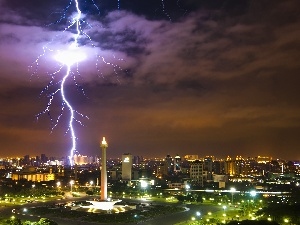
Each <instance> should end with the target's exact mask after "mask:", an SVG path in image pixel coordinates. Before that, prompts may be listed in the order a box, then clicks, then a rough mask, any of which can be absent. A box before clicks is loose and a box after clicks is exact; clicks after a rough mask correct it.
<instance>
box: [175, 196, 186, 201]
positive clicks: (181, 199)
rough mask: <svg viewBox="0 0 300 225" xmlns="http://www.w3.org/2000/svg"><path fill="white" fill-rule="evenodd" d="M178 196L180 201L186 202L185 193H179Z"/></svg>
mask: <svg viewBox="0 0 300 225" xmlns="http://www.w3.org/2000/svg"><path fill="white" fill-rule="evenodd" d="M176 198H177V200H178V201H179V202H184V201H185V200H186V197H185V196H184V195H177V197H176Z"/></svg>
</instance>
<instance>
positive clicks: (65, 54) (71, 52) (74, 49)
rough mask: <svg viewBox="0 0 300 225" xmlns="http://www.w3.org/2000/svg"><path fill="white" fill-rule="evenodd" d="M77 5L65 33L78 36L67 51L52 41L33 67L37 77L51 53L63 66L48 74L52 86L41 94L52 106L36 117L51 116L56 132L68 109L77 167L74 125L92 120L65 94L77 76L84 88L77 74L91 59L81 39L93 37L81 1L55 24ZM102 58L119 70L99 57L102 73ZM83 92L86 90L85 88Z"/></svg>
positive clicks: (72, 0)
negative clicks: (56, 105)
mask: <svg viewBox="0 0 300 225" xmlns="http://www.w3.org/2000/svg"><path fill="white" fill-rule="evenodd" d="M91 2H92V4H93V5H94V6H95V7H96V9H97V10H99V8H98V7H97V6H96V4H95V2H94V0H91ZM73 4H74V5H75V8H76V13H75V15H74V16H72V18H71V20H70V21H69V25H68V26H67V27H65V29H64V30H63V31H62V32H63V33H64V32H66V31H68V30H70V29H75V32H74V35H73V36H72V41H71V42H69V43H68V46H67V48H66V50H55V49H53V48H51V47H50V46H51V42H49V43H47V44H46V45H45V46H44V47H43V53H42V54H40V55H39V56H38V57H37V59H36V60H35V61H34V63H33V64H32V65H31V66H30V69H31V70H33V72H32V76H33V75H35V74H37V73H38V67H39V61H40V59H41V58H42V57H44V56H46V55H47V54H49V53H50V54H51V55H53V58H54V59H55V60H56V61H57V62H58V63H59V64H60V67H59V68H58V69H57V70H56V71H55V72H53V73H51V74H48V75H50V77H51V80H50V82H49V83H48V85H47V86H46V87H45V88H44V89H43V90H42V92H41V95H42V94H46V97H47V98H48V103H47V106H46V108H45V109H44V110H43V111H41V112H40V113H38V114H37V115H36V118H37V119H39V117H40V116H42V115H44V114H47V115H48V116H49V117H50V120H51V124H52V128H51V130H52V131H53V129H54V128H56V127H57V125H58V123H59V121H60V119H61V118H62V115H63V113H64V111H65V110H68V112H69V122H68V129H67V131H66V134H69V135H70V137H71V148H70V153H69V163H70V165H71V166H73V165H74V154H75V153H76V152H77V150H76V145H77V143H76V140H77V137H76V133H75V129H74V122H78V123H79V124H81V125H83V124H82V123H81V121H80V120H78V119H76V117H77V116H80V117H83V118H87V119H88V117H86V116H84V115H83V114H81V113H79V112H77V111H76V110H75V109H74V108H73V106H72V104H71V102H70V100H69V99H68V98H67V95H66V93H65V92H66V91H65V89H66V82H67V80H68V79H69V78H71V77H72V76H73V79H74V82H75V84H76V86H77V88H80V86H79V85H78V83H77V82H76V79H75V75H80V73H79V70H78V64H79V62H81V61H84V60H85V59H86V58H87V55H86V54H85V52H84V50H83V49H82V48H80V46H79V39H80V38H81V37H82V36H84V37H85V38H87V39H88V40H89V41H92V40H91V38H90V36H89V35H88V34H87V33H85V32H84V31H83V30H82V27H81V25H82V23H85V24H86V22H85V21H83V14H82V12H81V10H80V7H79V0H70V2H69V4H68V6H67V7H66V8H65V9H64V10H63V12H62V16H61V18H60V19H59V20H57V21H56V22H55V23H60V22H61V21H62V20H63V18H66V16H67V11H68V10H69V8H70V7H71V6H72V5H73ZM50 25H51V24H50ZM52 41H53V40H52ZM92 47H95V45H93V44H92ZM98 58H99V59H102V61H103V62H104V63H106V64H107V65H110V66H112V67H113V68H114V70H115V71H116V67H117V66H116V65H115V64H113V63H109V62H106V61H105V59H104V58H103V57H100V56H98V55H97V63H96V68H97V70H98V71H99V68H98ZM74 64H76V65H77V69H76V72H75V73H74V72H73V71H72V68H73V66H74ZM64 67H66V72H65V74H64V75H63V77H62V79H60V80H59V81H58V82H56V77H57V75H58V74H60V73H61V72H62V70H63V68H64ZM57 85H58V86H59V88H57V89H56V90H55V91H51V90H52V89H53V88H55V86H57ZM80 89H81V88H80ZM81 91H83V89H81ZM57 95H60V97H61V99H62V103H61V109H60V113H59V115H58V116H57V118H56V119H55V118H53V117H52V114H51V110H50V109H51V106H52V103H53V101H54V98H55V96H57Z"/></svg>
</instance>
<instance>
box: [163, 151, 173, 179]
mask: <svg viewBox="0 0 300 225" xmlns="http://www.w3.org/2000/svg"><path fill="white" fill-rule="evenodd" d="M172 167H173V159H172V157H171V156H170V155H167V156H166V158H165V167H164V169H165V170H164V174H166V175H168V174H170V173H171V172H172Z"/></svg>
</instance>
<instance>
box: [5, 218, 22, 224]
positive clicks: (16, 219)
mask: <svg viewBox="0 0 300 225" xmlns="http://www.w3.org/2000/svg"><path fill="white" fill-rule="evenodd" d="M7 224H10V225H22V221H21V220H20V219H19V218H14V219H11V220H8V221H7Z"/></svg>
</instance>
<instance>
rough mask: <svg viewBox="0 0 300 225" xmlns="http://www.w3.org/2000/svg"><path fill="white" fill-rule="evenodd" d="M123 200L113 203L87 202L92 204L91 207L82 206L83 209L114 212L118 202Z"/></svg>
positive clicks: (113, 201)
mask: <svg viewBox="0 0 300 225" xmlns="http://www.w3.org/2000/svg"><path fill="white" fill-rule="evenodd" d="M121 201H122V200H112V201H102V200H99V201H86V202H89V203H91V205H89V206H81V207H82V208H93V209H99V210H112V209H113V208H114V205H115V204H116V203H117V202H121Z"/></svg>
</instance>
